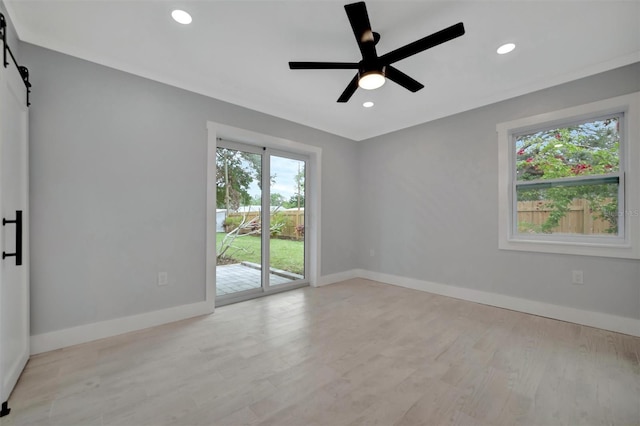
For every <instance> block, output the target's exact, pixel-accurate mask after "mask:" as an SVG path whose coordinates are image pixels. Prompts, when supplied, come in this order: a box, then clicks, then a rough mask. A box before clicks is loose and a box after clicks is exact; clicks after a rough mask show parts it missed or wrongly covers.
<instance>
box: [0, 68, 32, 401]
mask: <svg viewBox="0 0 640 426" xmlns="http://www.w3.org/2000/svg"><path fill="white" fill-rule="evenodd" d="M26 102H27V101H26V89H25V85H24V83H23V81H22V77H21V76H20V72H19V71H18V69H17V67H16V65H15V63H14V62H12V61H9V64H8V65H7V67H3V66H2V64H1V63H0V213H1V214H2V218H3V219H5V220H8V221H13V220H15V219H16V215H17V211H22V239H21V242H22V264H21V265H16V260H17V258H16V257H15V256H9V257H6V258H4V259H2V260H0V403H2V404H3V411H4V412H5V414H6V413H7V405H6V402H7V400H8V399H9V396H10V394H11V391H12V390H13V388H14V386H15V384H16V382H17V381H18V378H19V377H20V374H21V373H22V370H23V369H24V367H25V365H26V363H27V360H28V358H29V334H30V329H29V209H28V202H29V197H28V190H29V181H28V117H29V114H28V108H27V103H26ZM16 230H17V225H16V224H15V223H6V222H5V224H4V225H3V226H2V227H1V228H0V246H1V249H2V251H3V252H4V253H14V252H15V251H16V234H17V232H16Z"/></svg>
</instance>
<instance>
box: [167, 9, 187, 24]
mask: <svg viewBox="0 0 640 426" xmlns="http://www.w3.org/2000/svg"><path fill="white" fill-rule="evenodd" d="M171 17H172V18H173V19H174V20H175V21H176V22H178V23H180V24H184V25H187V24H190V23H191V21H192V19H191V15H189V14H188V13H187V12H185V11H184V10H180V9H176V10H174V11H173V12H171Z"/></svg>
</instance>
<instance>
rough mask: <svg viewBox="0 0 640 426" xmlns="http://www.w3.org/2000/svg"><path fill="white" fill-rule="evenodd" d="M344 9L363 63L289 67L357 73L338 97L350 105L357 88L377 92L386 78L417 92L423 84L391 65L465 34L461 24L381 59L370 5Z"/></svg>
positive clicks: (314, 63)
mask: <svg viewBox="0 0 640 426" xmlns="http://www.w3.org/2000/svg"><path fill="white" fill-rule="evenodd" d="M344 8H345V10H346V11H347V17H348V18H349V22H350V23H351V28H352V29H353V34H354V35H355V36H356V42H357V43H358V47H359V48H360V52H361V53H362V60H361V61H360V62H289V68H290V69H292V70H312V69H316V70H319V69H323V70H324V69H356V70H358V73H357V74H356V76H355V77H353V80H351V82H349V84H348V85H347V88H346V89H345V90H344V92H342V95H340V97H339V98H338V102H347V101H348V100H349V99H350V98H351V96H352V95H353V94H354V93H355V91H356V89H357V88H358V87H361V88H363V89H368V90H372V89H377V88H378V87H380V86H382V85H383V84H384V82H385V79H386V78H388V79H389V80H391V81H394V82H396V83H397V84H399V85H400V86H402V87H404V88H406V89H408V90H410V91H412V92H417V91H418V90H420V89H422V88H423V87H424V85H423V84H421V83H419V82H417V81H416V80H414V79H413V78H411V77H409V76H408V75H406V74H405V73H403V72H402V71H400V70H398V69H397V68H395V67H393V66H391V64H393V63H395V62H398V61H400V60H402V59H405V58H408V57H409V56H412V55H415V54H416V53H420V52H422V51H423V50H427V49H430V48H432V47H434V46H437V45H439V44H442V43H444V42H447V41H449V40H452V39H454V38H456V37H460V36H461V35H463V34H464V25H463V24H462V22H459V23H457V24H455V25H452V26H450V27H448V28H445V29H444V30H441V31H438V32H437V33H433V34H431V35H428V36H426V37H424V38H421V39H420V40H416V41H414V42H413V43H409V44H407V45H405V46H402V47H400V48H398V49H396V50H393V51H391V52H389V53H385V54H384V55H382V56H378V54H377V53H376V44H377V43H378V41H380V34H378V33H376V32H373V31H371V24H370V23H369V15H368V14H367V6H366V5H365V4H364V2H358V3H353V4H347V5H345V7H344Z"/></svg>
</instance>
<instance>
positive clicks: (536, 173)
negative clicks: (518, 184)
mask: <svg viewBox="0 0 640 426" xmlns="http://www.w3.org/2000/svg"><path fill="white" fill-rule="evenodd" d="M618 127H619V120H618V118H617V117H612V118H607V119H603V120H593V121H590V122H587V123H583V124H578V125H575V126H570V127H564V128H558V129H552V130H544V131H539V132H536V133H532V134H528V135H523V136H519V137H518V138H517V140H516V149H517V152H516V175H517V180H518V181H531V180H549V179H559V178H567V177H580V176H588V175H604V176H606V175H607V174H609V173H614V172H617V171H618V170H619V149H620V137H619V128H618ZM567 182H568V181H567ZM570 183H571V185H569V184H567V183H565V184H560V185H552V186H551V187H549V188H545V189H536V188H533V189H524V188H526V187H522V188H523V189H519V190H518V201H535V200H542V201H544V202H545V203H546V205H547V207H550V208H551V213H550V215H549V218H548V219H547V220H546V221H545V222H544V223H543V224H542V226H541V227H540V231H541V232H545V233H549V232H552V229H553V228H555V227H557V226H558V224H559V222H560V219H562V218H563V217H564V216H565V215H566V214H567V212H568V211H569V207H570V205H571V203H572V202H573V200H576V199H584V200H587V201H588V202H589V205H590V208H591V210H592V212H593V214H594V217H600V218H602V219H605V220H607V221H608V222H609V223H610V226H609V229H608V232H610V233H617V218H618V215H617V208H618V185H617V184H616V183H598V184H590V183H589V182H588V181H583V182H579V181H577V182H570Z"/></svg>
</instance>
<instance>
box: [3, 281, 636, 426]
mask: <svg viewBox="0 0 640 426" xmlns="http://www.w3.org/2000/svg"><path fill="white" fill-rule="evenodd" d="M639 355H640V338H636V337H631V336H627V335H622V334H617V333H613V332H608V331H603V330H599V329H595V328H590V327H584V326H580V325H576V324H570V323H565V322H561V321H555V320H551V319H547V318H541V317H537V316H533V315H527V314H523V313H518V312H513V311H509V310H505V309H499V308H494V307H489V306H484V305H479V304H475V303H470V302H465V301H460V300H456V299H451V298H447V297H442V296H437V295H432V294H429V293H423V292H418V291H413V290H408V289H404V288H399V287H393V286H389V285H383V284H379V283H375V282H372V281H367V280H361V279H356V280H350V281H346V282H343V283H339V284H334V285H331V286H327V287H323V288H304V289H298V290H293V291H290V292H287V293H280V294H276V295H273V296H270V297H266V298H261V299H256V300H252V301H248V302H244V303H239V304H235V305H230V306H226V307H223V308H219V309H217V310H216V313H215V314H213V315H210V316H205V317H199V318H195V319H190V320H185V321H180V322H177V323H173V324H169V325H164V326H159V327H155V328H152V329H148V330H143V331H139V332H134V333H129V334H126V335H122V336H117V337H112V338H109V339H103V340H99V341H96V342H92V343H87V344H83V345H79V346H74V347H71V348H66V349H61V350H57V351H53V352H49V353H46V354H41V355H38V356H35V357H33V358H32V359H31V360H30V361H29V364H28V365H27V368H26V370H25V372H24V374H23V376H22V378H21V379H20V381H19V383H18V385H17V386H16V389H15V391H14V393H13V395H12V396H11V398H10V400H9V403H10V407H11V408H12V413H11V414H10V415H9V416H7V417H5V418H2V419H0V424H1V425H2V426H18V425H30V426H35V425H65V426H71V425H128V426H134V425H301V426H302V425H304V426H306V425H328V426H329V425H330V426H338V425H446V424H463V425H466V424H469V425H472V424H480V425H493V424H496V425H498V424H504V425H513V424H529V425H556V424H563V425H582V424H593V425H596V424H597V425H599V424H620V425H638V424H640V364H639Z"/></svg>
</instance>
